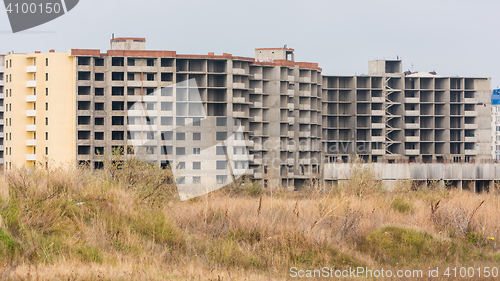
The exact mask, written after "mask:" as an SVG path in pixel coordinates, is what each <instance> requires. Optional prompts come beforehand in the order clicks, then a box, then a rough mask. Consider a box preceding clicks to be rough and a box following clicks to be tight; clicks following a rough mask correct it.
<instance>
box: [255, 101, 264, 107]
mask: <svg viewBox="0 0 500 281" xmlns="http://www.w3.org/2000/svg"><path fill="white" fill-rule="evenodd" d="M253 107H255V108H262V102H261V101H254V102H253Z"/></svg>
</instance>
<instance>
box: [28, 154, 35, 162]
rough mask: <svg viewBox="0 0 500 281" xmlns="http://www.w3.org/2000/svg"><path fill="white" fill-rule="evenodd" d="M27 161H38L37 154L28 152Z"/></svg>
mask: <svg viewBox="0 0 500 281" xmlns="http://www.w3.org/2000/svg"><path fill="white" fill-rule="evenodd" d="M26 161H36V154H26Z"/></svg>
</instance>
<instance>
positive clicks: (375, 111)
mask: <svg viewBox="0 0 500 281" xmlns="http://www.w3.org/2000/svg"><path fill="white" fill-rule="evenodd" d="M384 114H385V110H372V115H373V116H383V115H384Z"/></svg>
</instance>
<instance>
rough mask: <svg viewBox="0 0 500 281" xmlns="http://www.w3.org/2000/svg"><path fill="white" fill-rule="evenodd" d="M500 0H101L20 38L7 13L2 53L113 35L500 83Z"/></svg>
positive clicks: (358, 70) (0, 23)
mask: <svg viewBox="0 0 500 281" xmlns="http://www.w3.org/2000/svg"><path fill="white" fill-rule="evenodd" d="M498 11H500V1H497V0H476V1H470V0H440V1H435V0H434V1H431V0H422V1H401V0H394V1H392V0H377V1H373V0H363V1H361V0H360V1H356V0H351V1H307V2H306V1H294V0H289V1H273V0H266V1H263V0H255V1H235V0H227V1H204V0H198V1H165V0H147V1H129V0H122V1H109V0H108V1H102V0H100V1H98V0H81V1H80V3H79V4H78V5H77V6H76V7H75V8H74V9H73V10H71V11H70V12H69V13H68V14H67V15H64V16H62V17H60V18H57V19H55V20H53V21H51V22H48V23H46V24H43V25H41V26H38V27H35V28H32V29H29V30H27V31H23V32H19V33H15V34H13V33H12V31H11V29H10V24H9V21H8V17H7V13H6V12H5V10H3V11H0V53H1V54H5V53H7V52H11V51H14V52H17V53H26V52H33V51H42V52H46V51H48V50H49V49H55V50H56V51H57V52H65V51H67V50H68V49H71V48H80V49H85V48H88V49H101V50H107V49H109V39H111V36H112V34H113V33H114V35H115V37H145V38H146V48H147V49H151V50H172V51H177V53H183V54H207V53H208V52H215V53H216V54H222V53H231V54H233V55H238V56H248V57H254V49H255V48H262V47H282V46H284V45H285V44H287V46H288V47H289V48H293V49H295V60H296V61H310V62H318V63H319V65H320V67H322V68H323V74H335V75H354V74H358V75H359V74H367V73H368V61H369V60H373V59H395V58H398V57H399V58H400V59H402V60H403V70H408V69H409V70H413V71H419V72H424V71H425V72H428V71H432V70H435V71H436V72H437V73H438V75H443V76H457V75H459V76H473V77H491V78H492V88H499V87H500V67H498V65H497V63H499V61H500V52H499V50H500V48H499V47H498V46H499V45H500V37H499V34H498V28H499V27H500V17H499V16H498Z"/></svg>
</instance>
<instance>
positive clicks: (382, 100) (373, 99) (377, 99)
mask: <svg viewBox="0 0 500 281" xmlns="http://www.w3.org/2000/svg"><path fill="white" fill-rule="evenodd" d="M384 101H385V98H383V97H372V102H378V103H381V102H384Z"/></svg>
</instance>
